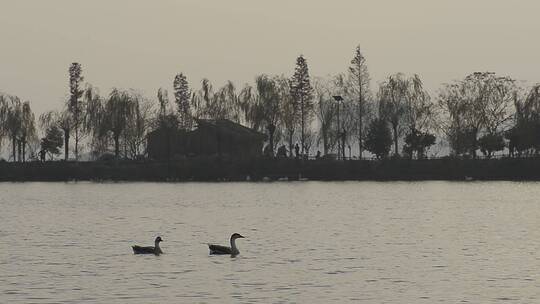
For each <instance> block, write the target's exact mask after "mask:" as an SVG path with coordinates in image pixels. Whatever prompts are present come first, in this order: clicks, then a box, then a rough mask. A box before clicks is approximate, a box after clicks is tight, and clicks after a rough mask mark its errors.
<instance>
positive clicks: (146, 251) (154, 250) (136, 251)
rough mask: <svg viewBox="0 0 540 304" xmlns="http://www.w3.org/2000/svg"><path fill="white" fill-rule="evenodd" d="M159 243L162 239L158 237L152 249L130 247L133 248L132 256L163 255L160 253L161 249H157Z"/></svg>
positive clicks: (148, 247)
mask: <svg viewBox="0 0 540 304" xmlns="http://www.w3.org/2000/svg"><path fill="white" fill-rule="evenodd" d="M160 242H163V239H162V238H161V237H160V236H158V237H157V238H156V240H155V241H154V244H155V246H154V247H152V246H147V247H142V246H137V245H135V246H132V248H133V253H134V254H155V255H160V254H162V253H163V251H161V248H160V247H159V243H160Z"/></svg>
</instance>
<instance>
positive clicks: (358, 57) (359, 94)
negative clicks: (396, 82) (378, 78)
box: [349, 46, 371, 158]
mask: <svg viewBox="0 0 540 304" xmlns="http://www.w3.org/2000/svg"><path fill="white" fill-rule="evenodd" d="M369 81H370V77H369V72H368V68H367V64H366V58H365V57H364V55H363V54H362V51H361V49H360V46H357V47H356V50H355V53H354V57H353V59H352V60H351V65H350V66H349V86H350V89H351V90H352V93H354V95H356V96H355V99H356V102H357V105H356V108H357V111H356V112H357V116H356V124H357V127H356V129H357V136H358V138H357V140H358V151H359V152H358V153H359V156H360V158H362V152H363V150H364V148H363V141H364V134H363V131H364V129H365V127H366V122H367V119H366V117H365V116H366V112H367V110H368V109H367V102H368V99H369V98H370V94H371V93H370V89H369Z"/></svg>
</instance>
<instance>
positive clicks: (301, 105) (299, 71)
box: [290, 55, 313, 154]
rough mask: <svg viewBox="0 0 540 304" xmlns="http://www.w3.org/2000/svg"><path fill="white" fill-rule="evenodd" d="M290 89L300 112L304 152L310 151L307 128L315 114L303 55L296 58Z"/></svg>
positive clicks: (311, 89) (301, 140) (301, 139)
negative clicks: (306, 142)
mask: <svg viewBox="0 0 540 304" xmlns="http://www.w3.org/2000/svg"><path fill="white" fill-rule="evenodd" d="M290 90H291V95H292V96H293V98H294V102H295V104H296V107H297V108H298V111H299V114H300V143H301V148H302V154H304V153H306V152H308V151H306V146H305V141H306V128H309V123H310V122H311V118H312V116H313V88H312V87H311V82H310V80H309V70H308V65H307V62H306V59H305V58H304V56H303V55H300V56H299V57H298V58H297V59H296V68H295V70H294V75H293V76H292V78H291V80H290Z"/></svg>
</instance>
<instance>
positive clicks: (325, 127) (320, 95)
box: [313, 79, 337, 155]
mask: <svg viewBox="0 0 540 304" xmlns="http://www.w3.org/2000/svg"><path fill="white" fill-rule="evenodd" d="M313 87H314V92H315V116H316V117H317V119H318V120H319V142H320V141H322V146H323V153H324V155H326V154H328V153H330V151H331V150H332V149H333V148H334V146H335V145H336V142H337V136H336V135H337V132H335V127H334V124H335V117H336V113H337V107H336V102H335V100H334V98H333V97H332V96H333V91H334V89H333V88H332V85H331V84H330V81H328V80H326V79H315V81H314V85H313Z"/></svg>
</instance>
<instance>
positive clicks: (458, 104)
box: [439, 72, 518, 157]
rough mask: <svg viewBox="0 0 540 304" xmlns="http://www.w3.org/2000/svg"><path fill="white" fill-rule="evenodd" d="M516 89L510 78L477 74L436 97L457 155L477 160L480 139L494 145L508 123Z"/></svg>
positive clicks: (446, 86) (484, 73) (442, 90)
mask: <svg viewBox="0 0 540 304" xmlns="http://www.w3.org/2000/svg"><path fill="white" fill-rule="evenodd" d="M517 91H518V88H517V86H516V84H515V81H514V80H513V79H511V78H510V77H504V76H497V75H496V74H495V73H491V72H476V73H473V74H470V75H468V76H466V77H465V78H464V79H463V80H460V81H456V82H454V83H451V84H446V85H444V87H443V88H442V89H441V92H440V94H439V105H440V107H441V109H442V110H443V113H444V114H445V116H446V117H445V119H444V120H443V121H442V124H443V126H444V128H445V129H446V133H447V135H448V137H449V141H450V143H451V146H452V148H453V150H454V152H455V153H456V154H461V153H464V152H469V153H470V154H471V155H472V156H473V157H476V150H477V149H478V148H479V142H478V139H479V135H488V136H490V137H491V138H489V140H484V141H483V142H497V141H499V142H500V140H493V136H497V137H500V136H502V135H501V134H502V131H504V127H505V125H506V124H507V123H508V122H509V121H510V119H511V117H512V116H511V108H512V105H513V104H514V100H515V96H516V94H517Z"/></svg>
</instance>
